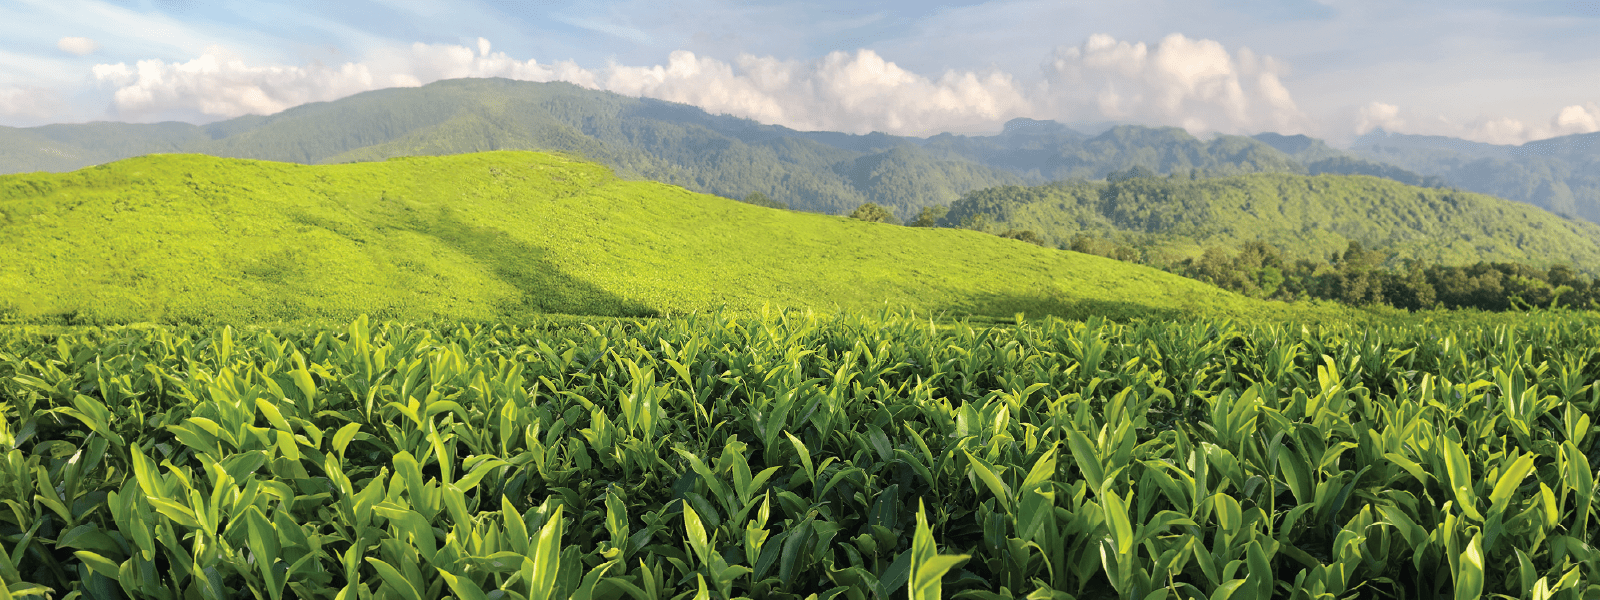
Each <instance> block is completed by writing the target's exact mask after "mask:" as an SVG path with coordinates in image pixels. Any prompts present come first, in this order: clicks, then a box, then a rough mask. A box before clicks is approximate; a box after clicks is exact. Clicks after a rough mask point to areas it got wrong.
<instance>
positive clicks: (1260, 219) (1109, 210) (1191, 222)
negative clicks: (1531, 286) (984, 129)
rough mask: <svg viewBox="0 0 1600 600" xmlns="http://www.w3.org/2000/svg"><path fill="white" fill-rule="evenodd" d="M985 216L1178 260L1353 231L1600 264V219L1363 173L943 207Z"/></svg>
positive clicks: (1150, 182) (1458, 251) (1126, 185)
mask: <svg viewBox="0 0 1600 600" xmlns="http://www.w3.org/2000/svg"><path fill="white" fill-rule="evenodd" d="M1113 179H1116V178H1115V177H1113ZM984 222H987V223H989V225H988V226H987V227H988V228H990V229H997V230H1002V231H1003V230H1008V229H1009V230H1029V231H1032V232H1034V233H1035V234H1036V235H1038V236H1039V237H1040V238H1042V239H1043V240H1044V241H1045V242H1046V243H1047V244H1051V245H1059V246H1067V245H1070V243H1071V241H1072V239H1073V238H1074V237H1075V236H1079V235H1085V236H1092V237H1096V238H1103V239H1108V240H1113V241H1116V242H1119V243H1123V244H1128V245H1131V246H1135V247H1142V248H1146V249H1148V250H1149V251H1150V252H1154V253H1158V254H1159V253H1168V254H1170V255H1171V257H1172V258H1173V259H1176V258H1183V257H1190V256H1198V255H1199V253H1200V252H1201V251H1202V250H1203V249H1204V248H1209V247H1222V248H1234V249H1237V248H1238V247H1239V246H1240V245H1242V244H1243V243H1245V242H1249V241H1263V242H1267V243H1270V244H1272V245H1274V246H1276V247H1278V248H1279V249H1281V250H1283V251H1284V252H1285V253H1286V254H1287V255H1289V256H1290V257H1304V258H1311V257H1317V258H1325V257H1326V256H1328V255H1329V254H1330V253H1332V252H1337V251H1342V250H1344V249H1345V248H1346V247H1347V246H1348V244H1349V242H1351V241H1356V242H1360V243H1361V244H1362V245H1363V246H1365V247H1367V248H1369V249H1375V250H1378V251H1380V252H1383V253H1386V254H1387V255H1388V256H1389V257H1390V258H1391V260H1392V261H1395V262H1398V261H1401V260H1404V259H1420V260H1424V261H1427V262H1430V263H1435V264H1437V263H1445V264H1467V263H1474V262H1477V261H1510V262H1518V263H1523V264H1530V265H1538V266H1547V265H1551V264H1569V265H1574V266H1576V267H1577V268H1578V269H1579V270H1581V271H1584V272H1587V273H1590V274H1595V273H1596V269H1597V268H1600V226H1597V225H1595V224H1593V223H1588V222H1583V221H1577V220H1571V219H1565V218H1562V217H1560V216H1557V215H1554V214H1551V213H1549V212H1546V211H1543V210H1540V209H1538V208H1536V207H1533V206H1530V205H1527V204H1522V203H1517V202H1512V201H1509V200H1503V199H1500V198H1494V197H1490V196H1484V195H1480V194H1474V193H1470V192H1462V191H1459V190H1446V189H1432V188H1420V187H1414V186H1407V185H1403V184H1400V183H1397V182H1394V181H1390V180H1385V179H1379V178H1376V177H1366V176H1351V175H1317V176H1304V175H1289V174H1281V173H1275V174H1254V175H1242V176H1235V177H1224V178H1212V179H1199V180H1190V179H1188V178H1183V177H1155V178H1152V177H1138V178H1132V179H1126V180H1122V181H1110V182H1086V181H1077V182H1061V183H1056V184H1050V185H1044V186H1036V187H1001V188H994V189H988V190H982V191H978V192H973V193H971V194H968V195H967V196H965V197H964V198H962V199H961V200H959V201H957V202H955V203H954V204H952V205H951V207H950V212H949V213H948V214H947V216H946V217H945V224H946V225H951V226H961V225H963V224H967V225H971V224H973V223H984ZM1149 262H1153V263H1160V262H1162V261H1160V260H1154V261H1149Z"/></svg>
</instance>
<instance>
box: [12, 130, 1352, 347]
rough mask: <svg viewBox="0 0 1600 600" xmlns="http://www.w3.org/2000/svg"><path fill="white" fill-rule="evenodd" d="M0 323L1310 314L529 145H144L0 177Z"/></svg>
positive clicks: (1153, 275) (1107, 264)
mask: <svg viewBox="0 0 1600 600" xmlns="http://www.w3.org/2000/svg"><path fill="white" fill-rule="evenodd" d="M0 256H4V257H5V258H6V260H0V319H5V318H13V319H14V318H24V319H53V320H58V321H66V322H71V323H108V322H109V323H118V322H122V323H125V322H139V321H161V322H169V323H198V322H227V323H249V322H259V321H276V320H296V319H302V318H308V317H327V318H336V319H350V318H354V317H355V316H356V315H357V314H362V313H372V314H374V315H379V316H381V317H383V318H395V319H408V320H418V319H421V320H426V319H435V318H445V319H474V320H490V319H497V318H526V317H529V316H531V315H534V314H542V313H565V314H587V315H609V316H633V315H652V314H681V313H687V312H693V311H701V312H705V311H710V310H716V309H720V308H726V309H727V310H730V311H735V312H741V313H746V314H748V313H752V312H754V311H756V310H759V309H760V308H761V307H763V306H764V305H771V306H773V307H787V308H812V309H816V310H819V311H825V312H832V311H851V310H874V309H877V308H880V307H882V306H884V305H885V303H887V304H888V305H890V306H894V307H897V308H910V309H915V310H919V311H927V312H943V313H946V314H953V315H984V316H991V317H1004V318H1010V317H1011V316H1012V315H1013V314H1015V313H1017V312H1025V313H1028V314H1030V315H1045V314H1054V315H1059V316H1079V317H1082V316H1087V315H1091V314H1104V315H1111V316H1116V317H1119V318H1122V317H1128V316H1137V315H1145V316H1151V315H1157V314H1174V313H1180V312H1200V311H1204V312H1207V313H1212V312H1213V311H1222V312H1223V313H1225V314H1231V315H1236V316H1246V315H1281V314H1286V313H1289V312H1291V311H1294V312H1298V313H1300V314H1302V315H1303V316H1310V315H1311V314H1312V313H1316V312H1319V311H1320V310H1321V309H1317V308H1312V307H1293V308H1290V307H1278V306H1272V305H1270V304H1268V303H1263V302H1260V301H1256V300H1251V299H1248V298H1245V297H1243V296H1239V295H1236V294H1232V293H1228V292H1224V291H1221V290H1218V289H1216V288H1215V287H1212V286H1208V285H1204V284H1201V283H1197V282H1194V281H1192V280H1188V279H1184V278H1182V277H1178V276H1175V275H1170V274H1166V273H1161V272H1158V271H1155V270H1153V269H1148V268H1144V267H1137V266H1132V265H1125V264H1119V263H1117V262H1114V261H1109V260H1104V259H1101V258H1098V257H1088V256H1081V255H1074V254H1070V253H1066V252H1060V251H1056V250H1051V249H1044V248H1039V247H1035V246H1031V245H1027V244H1018V243H1015V242H1010V241H1006V240H1000V239H995V238H994V237H993V236H988V235H982V234H978V233H975V232H971V231H955V230H949V229H943V230H920V229H911V228H905V227H893V226H888V225H882V224H874V223H865V222H862V221H858V220H852V219H846V218H843V217H832V216H824V215H816V214H807V213H799V212H790V211H782V210H772V209H769V208H761V207H758V206H752V205H750V204H746V203H740V202H735V201H732V200H727V199H724V198H718V197H714V196H707V195H703V194H694V193H691V192H688V191H686V190H683V189H681V188H675V187H671V186H666V185H661V184H657V183H647V182H632V181H622V180H619V179H617V178H616V177H614V176H612V174H611V172H610V171H609V170H607V169H605V168H604V167H601V166H599V165H595V164H592V163H585V162H578V161H574V160H570V159H566V158H562V157H558V156H552V155H548V154H539V153H532V152H491V153H479V154H468V155H457V156H449V157H417V158H407V159H397V160H391V161H386V162H378V163H359V164H347V165H324V166H305V165H294V164H285V163H270V162H262V161H246V160H235V159H217V158H211V157H206V156H197V155H162V156H150V157H144V158H138V159H130V160H126V161H121V162H117V163H112V164H108V165H103V166H100V167H94V168H90V169H85V170H82V171H78V172H74V173H67V174H32V175H10V176H4V177H0Z"/></svg>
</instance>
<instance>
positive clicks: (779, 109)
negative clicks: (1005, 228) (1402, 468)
mask: <svg viewBox="0 0 1600 600" xmlns="http://www.w3.org/2000/svg"><path fill="white" fill-rule="evenodd" d="M1285 71H1286V69H1285V68H1284V66H1283V65H1281V64H1280V63H1279V62H1278V61H1276V60H1274V59H1273V58H1271V57H1266V56H1260V55H1257V54H1255V53H1253V52H1251V51H1250V50H1248V49H1239V50H1237V51H1232V52H1230V51H1229V50H1228V49H1227V48H1226V47H1224V46H1223V45H1222V44H1221V43H1218V42H1215V41H1211V40H1201V39H1190V38H1187V37H1184V36H1182V35H1176V34H1175V35H1171V36H1168V37H1167V38H1166V39H1164V40H1162V41H1161V42H1160V43H1158V44H1156V45H1154V46H1147V45H1146V44H1143V43H1130V42H1123V41H1118V40H1116V39H1113V38H1111V37H1108V36H1094V37H1093V38H1091V39H1090V40H1089V41H1088V42H1087V43H1085V44H1083V45H1081V46H1076V47H1064V48H1062V49H1061V50H1059V51H1058V52H1057V53H1056V55H1055V56H1054V57H1053V58H1052V59H1051V60H1050V61H1048V62H1047V63H1045V65H1044V70H1043V72H1042V73H1040V74H1039V75H1037V76H1034V77H1032V78H1031V79H1033V81H1032V83H1026V82H1023V81H1021V80H1020V79H1019V78H1018V77H1017V76H1015V75H1013V74H1010V73H1005V72H1001V71H988V72H977V71H955V70H951V71H946V72H944V73H942V74H939V75H937V76H928V75H923V74H919V73H914V72H911V71H909V70H907V69H905V68H902V67H900V66H899V65H897V64H895V63H894V62H892V61H889V60H887V59H885V58H884V57H882V56H880V55H879V54H877V53H876V52H873V51H872V50H857V51H855V52H834V53H831V54H829V55H827V56H825V57H822V58H820V59H816V60H807V61H798V60H782V59H778V58H773V57H770V56H765V57H764V56H755V55H742V56H739V57H738V58H736V59H735V60H733V61H732V62H727V61H723V60H719V59H715V58H711V57H706V56H698V55H696V54H694V53H692V52H688V51H678V52H674V53H672V54H671V55H670V57H669V58H668V60H667V61H666V64H663V65H653V66H628V65H620V64H610V65H607V66H605V67H603V68H600V69H596V70H589V69H584V68H581V67H579V66H577V65H576V64H574V63H571V62H563V63H554V64H546V63H539V62H537V61H535V60H527V61H518V60H516V59H513V58H511V57H509V56H507V55H506V54H505V53H503V52H493V51H492V46H491V44H490V43H489V41H488V40H486V39H482V38H480V39H479V40H478V43H477V44H476V47H467V46H461V45H450V44H413V45H411V46H410V47H405V48H389V49H386V50H381V51H378V52H375V53H373V54H371V55H369V56H367V57H365V58H364V59H363V60H361V61H357V62H349V63H345V64H341V65H323V64H309V65H301V66H282V65H268V66H255V65H250V64H247V63H245V62H244V61H243V60H241V59H240V58H238V57H236V56H233V55H232V54H230V53H229V52H228V51H227V50H225V49H223V48H221V47H211V48H209V49H207V50H206V51H205V52H204V53H203V54H202V55H201V56H199V57H197V58H195V59H193V60H190V61H188V62H172V63H169V62H164V61H160V60H147V61H139V62H138V63H136V64H134V65H132V66H130V65H128V64H126V63H117V64H102V65H97V66H95V67H94V76H95V77H96V78H97V79H99V80H100V81H102V82H105V83H106V84H108V85H111V86H112V87H114V88H115V92H114V97H113V106H114V107H115V109H116V111H117V113H118V115H119V116H120V117H122V118H126V119H132V120H149V119H154V118H181V115H186V114H188V115H196V116H201V117H203V118H226V117H233V116H238V115H242V114H269V113H273V112H277V111H280V110H283V109H286V108H289V107H292V106H296V105H299V104H303V103H306V102H316V101H323V100H332V99H336V98H341V97H344V96H348V95H350V94H354V93H358V92H362V91H367V90H372V89H378V88H385V87H397V86H417V85H422V84H426V83H429V82H432V81H437V80H440V79H450V78H459V77H506V78H511V79H522V80H530V81H557V80H560V81H568V82H572V83H575V84H578V85H581V86H584V87H588V88H592V89H603V90H609V91H614V92H617V93H621V94H627V95H632V96H642V97H650V98H658V99H663V100H670V101H674V102H682V103H686V104H692V105H695V106H699V107H701V108H703V109H705V110H707V111H709V112H713V113H725V114H732V115H737V116H741V117H747V118H751V119H755V120H758V121H762V122H766V123H775V124H781V125H785V126H789V127H793V128H796V129H803V130H834V131H849V132H856V133H865V132H869V131H885V132H890V133H899V134H920V135H927V134H932V133H937V132H941V131H975V130H993V129H997V128H998V126H999V124H1000V123H1001V122H1003V121H1005V120H1007V119H1010V118H1013V117H1034V118H1051V119H1059V120H1063V121H1101V120H1118V121H1130V122H1140V123H1151V124H1162V125H1177V126H1182V127H1185V128H1188V129H1190V130H1193V131H1196V132H1201V131H1222V132H1229V133H1253V132H1256V131H1264V130H1274V131H1285V132H1294V131H1298V130H1301V129H1303V128H1304V123H1305V117H1304V116H1303V115H1302V114H1301V112H1300V111H1299V109H1298V108H1296V106H1295V102H1294V99H1293V98H1292V97H1291V96H1290V94H1289V91H1288V90H1287V89H1286V88H1285V87H1284V85H1283V83H1282V82H1281V80H1280V77H1281V76H1282V75H1283V74H1284V73H1285Z"/></svg>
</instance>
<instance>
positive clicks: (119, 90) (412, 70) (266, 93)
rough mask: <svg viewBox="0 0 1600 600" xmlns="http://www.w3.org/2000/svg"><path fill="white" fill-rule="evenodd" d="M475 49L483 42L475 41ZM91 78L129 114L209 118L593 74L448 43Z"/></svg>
mask: <svg viewBox="0 0 1600 600" xmlns="http://www.w3.org/2000/svg"><path fill="white" fill-rule="evenodd" d="M479 50H487V44H480V45H479ZM93 73H94V76H95V78H96V79H98V80H100V81H102V82H106V83H109V84H111V85H113V86H115V87H116V92H115V93H114V94H113V96H112V102H113V105H114V106H115V108H116V112H117V113H118V116H120V117H122V118H125V119H130V120H136V121H137V120H150V119H159V118H173V117H174V116H180V115H194V116H200V117H209V118H218V117H221V118H227V117H236V116H239V115H245V114H271V113H275V112H278V111H282V110H284V109H287V108H290V107H294V106H298V105H301V104H305V103H307V102H319V101H326V100H334V99H337V98H343V97H345V96H349V95H351V94H355V93H359V92H364V91H368V90H374V89H380V88H388V87H414V86H418V85H422V84H424V83H428V82H432V81H437V80H440V79H454V78H461V77H508V78H512V79H523V80H529V81H554V80H565V81H572V82H574V83H578V84H580V85H587V86H588V87H595V83H594V76H593V75H592V74H591V73H589V72H588V71H585V70H583V69H581V68H579V67H578V66H577V65H575V64H572V63H556V64H550V65H546V64H540V63H538V62H537V61H533V60H528V61H518V60H515V59H512V58H510V57H508V56H506V55H505V53H488V52H483V53H482V54H481V55H480V54H478V53H475V52H473V49H470V48H467V47H465V46H457V45H448V44H432V45H430V44H413V45H411V46H410V47H407V48H391V49H386V50H384V51H380V52H377V53H375V54H374V55H372V56H370V57H369V58H368V59H367V60H366V61H363V62H349V63H345V64H342V65H337V66H330V65H323V64H309V65H303V66H278V65H273V66H259V67H258V66H251V65H248V64H246V63H245V62H244V61H243V60H242V59H240V58H238V57H236V56H233V55H232V54H230V53H229V52H228V51H227V50H226V49H224V48H222V47H220V46H212V47H211V48H208V49H206V51H205V52H204V53H203V54H201V55H200V57H198V58H195V59H194V60H190V61H188V62H184V63H167V62H164V61H160V60H142V61H139V62H138V63H137V64H136V65H135V66H133V67H129V66H128V65H127V64H126V63H116V64H100V65H95V67H94V69H93Z"/></svg>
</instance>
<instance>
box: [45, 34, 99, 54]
mask: <svg viewBox="0 0 1600 600" xmlns="http://www.w3.org/2000/svg"><path fill="white" fill-rule="evenodd" d="M56 47H57V48H60V49H61V51H62V52H66V53H68V54H76V55H78V56H83V55H85V54H88V53H90V52H94V51H95V50H99V49H100V44H98V43H95V41H94V40H91V39H89V38H86V37H64V38H61V39H59V40H56Z"/></svg>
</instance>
